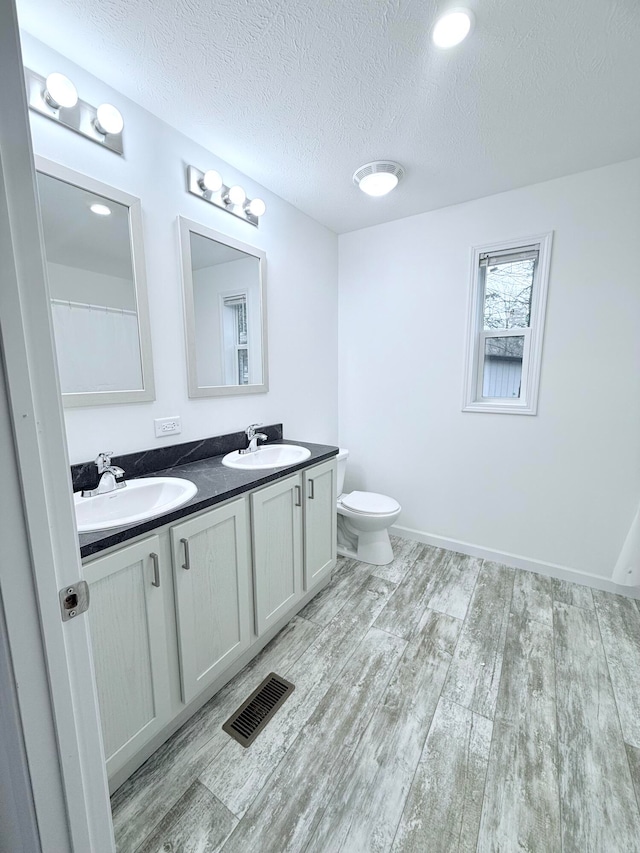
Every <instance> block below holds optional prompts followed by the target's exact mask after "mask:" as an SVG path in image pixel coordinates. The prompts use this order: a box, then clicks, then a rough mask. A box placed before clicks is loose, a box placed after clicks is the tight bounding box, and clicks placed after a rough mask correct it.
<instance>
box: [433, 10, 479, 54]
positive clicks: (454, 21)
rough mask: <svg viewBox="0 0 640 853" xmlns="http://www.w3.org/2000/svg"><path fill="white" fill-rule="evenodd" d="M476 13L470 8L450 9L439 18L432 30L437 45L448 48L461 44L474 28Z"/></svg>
mask: <svg viewBox="0 0 640 853" xmlns="http://www.w3.org/2000/svg"><path fill="white" fill-rule="evenodd" d="M473 24H474V15H473V12H472V11H471V10H470V9H462V8H459V9H450V10H449V11H448V12H446V13H445V14H444V15H442V17H440V18H438V20H437V21H436V23H435V26H434V28H433V30H432V32H431V38H432V39H433V43H434V44H435V45H436V46H437V47H442V48H448V47H455V45H457V44H460V42H461V41H464V40H465V39H466V37H467V36H468V35H469V33H470V32H471V30H472V28H473Z"/></svg>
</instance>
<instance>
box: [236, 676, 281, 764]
mask: <svg viewBox="0 0 640 853" xmlns="http://www.w3.org/2000/svg"><path fill="white" fill-rule="evenodd" d="M294 689H295V688H294V685H293V684H292V683H291V682H290V681H287V680H286V679H285V678H282V677H281V676H279V675H276V674H275V672H271V673H269V675H268V676H267V677H266V678H265V680H264V681H263V682H262V683H261V684H259V685H258V687H257V688H256V689H255V690H254V691H253V693H252V694H251V696H249V698H248V699H247V701H246V702H243V703H242V705H240V707H239V708H238V710H237V711H236V712H235V713H234V714H232V715H231V716H230V717H229V719H228V720H227V721H226V723H225V724H224V725H223V726H222V729H223V731H225V732H226V733H227V734H228V735H231V737H232V738H234V739H235V740H237V741H238V743H239V744H241V745H242V746H245V747H246V746H251V744H252V743H253V742H254V740H255V739H256V738H257V737H258V735H259V734H260V732H261V731H262V730H263V729H264V727H265V726H266V725H267V723H268V722H269V720H270V719H271V718H272V717H273V715H274V714H275V712H276V711H277V710H278V708H279V707H280V706H281V705H282V703H283V702H284V701H285V700H286V699H287V698H288V697H289V696H290V695H291V693H292V692H293V690H294Z"/></svg>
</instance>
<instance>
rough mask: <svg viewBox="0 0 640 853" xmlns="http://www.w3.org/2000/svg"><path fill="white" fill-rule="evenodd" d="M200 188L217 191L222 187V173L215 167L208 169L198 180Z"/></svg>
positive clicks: (206, 190) (211, 191)
mask: <svg viewBox="0 0 640 853" xmlns="http://www.w3.org/2000/svg"><path fill="white" fill-rule="evenodd" d="M198 183H199V185H200V189H202V190H204V191H205V192H210V193H217V192H218V190H219V189H220V188H221V187H222V175H221V174H220V172H216V170H215V169H208V170H207V171H206V172H205V173H204V175H203V176H202V177H201V178H200V180H199V181H198Z"/></svg>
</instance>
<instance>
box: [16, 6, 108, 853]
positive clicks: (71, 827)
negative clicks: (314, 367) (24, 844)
mask: <svg viewBox="0 0 640 853" xmlns="http://www.w3.org/2000/svg"><path fill="white" fill-rule="evenodd" d="M0 76H1V78H2V80H3V85H2V87H0V115H2V122H0V257H1V258H2V286H1V287H0V397H1V398H2V399H1V401H0V449H1V451H2V454H3V484H2V491H3V493H2V503H3V510H2V513H0V518H1V520H0V525H1V526H2V527H3V528H5V526H6V529H4V530H3V534H5V535H3V536H2V543H3V544H2V547H3V559H2V560H1V561H0V593H1V599H2V602H3V610H4V614H3V615H4V622H5V629H6V635H5V637H4V638H3V640H4V641H5V642H6V646H7V649H8V655H9V657H10V661H11V669H10V670H8V672H9V673H10V674H11V675H5V679H7V680H9V681H11V680H13V682H14V683H13V684H11V683H9V685H8V686H9V687H11V688H13V690H12V692H13V694H14V696H15V698H16V706H17V708H16V710H17V716H18V717H19V720H18V723H19V726H20V728H21V729H22V740H23V744H24V752H23V754H22V757H20V754H19V753H16V758H15V760H14V761H13V762H12V764H11V765H10V766H9V770H8V772H9V774H10V775H12V776H14V777H15V778H16V780H17V781H20V778H19V777H20V776H22V781H23V783H24V779H25V778H27V779H28V782H29V785H30V787H31V793H32V799H33V810H32V812H29V810H28V809H25V810H24V811H23V813H22V817H20V818H19V820H20V821H22V827H23V829H24V833H26V834H28V833H31V838H33V831H34V829H35V828H36V827H34V825H33V824H34V821H35V823H37V830H38V832H39V839H40V846H41V849H42V850H43V851H52V853H53V851H55V853H64V851H67V850H69V851H77V853H85V851H88V850H91V851H92V853H114V851H115V844H114V840H113V828H112V823H111V813H110V808H109V795H108V787H107V777H106V770H105V766H104V760H103V751H102V735H101V731H100V721H99V716H98V705H97V695H96V689H95V680H94V675H93V663H92V658H91V647H90V638H89V630H88V624H87V617H86V616H85V615H81V616H79V617H78V618H76V619H73V620H71V621H69V622H65V623H63V622H62V619H61V615H60V607H59V603H58V590H59V589H62V588H64V587H66V586H67V585H70V584H73V583H76V582H77V580H78V579H79V578H80V577H81V564H80V554H79V550H78V540H77V534H76V528H75V519H74V514H73V505H72V488H71V478H70V469H69V459H68V455H67V449H66V435H65V428H64V420H63V412H62V404H61V397H60V387H59V382H58V375H57V368H56V362H55V356H54V344H53V334H52V326H51V309H50V305H49V298H48V289H47V284H46V278H45V267H44V255H43V249H42V232H41V226H40V219H39V212H38V206H37V196H36V184H35V168H34V160H33V150H32V145H31V135H30V129H29V118H28V110H27V103H26V94H25V85H24V76H23V63H22V54H21V49H20V37H19V30H18V21H17V14H16V9H15V2H14V0H0ZM0 627H1V626H0ZM2 686H4V685H2ZM25 774H28V776H26V777H25ZM26 834H25V837H27V835H26ZM25 849H26V848H25ZM31 849H33V848H31Z"/></svg>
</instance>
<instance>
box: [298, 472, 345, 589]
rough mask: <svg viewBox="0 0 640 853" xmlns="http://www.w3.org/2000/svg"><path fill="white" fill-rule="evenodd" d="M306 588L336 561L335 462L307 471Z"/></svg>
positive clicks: (321, 576)
mask: <svg viewBox="0 0 640 853" xmlns="http://www.w3.org/2000/svg"><path fill="white" fill-rule="evenodd" d="M304 494H305V506H304V515H305V518H304V588H305V591H308V590H310V589H313V587H314V586H316V585H317V584H319V583H320V582H321V581H322V580H324V578H326V577H327V575H328V574H329V572H330V571H331V569H332V568H333V567H334V566H335V563H336V538H337V531H336V524H337V512H336V499H337V495H336V463H335V460H334V459H330V460H329V461H328V462H323V463H322V464H321V465H316V466H315V467H314V468H310V469H309V470H307V471H305V472H304Z"/></svg>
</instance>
